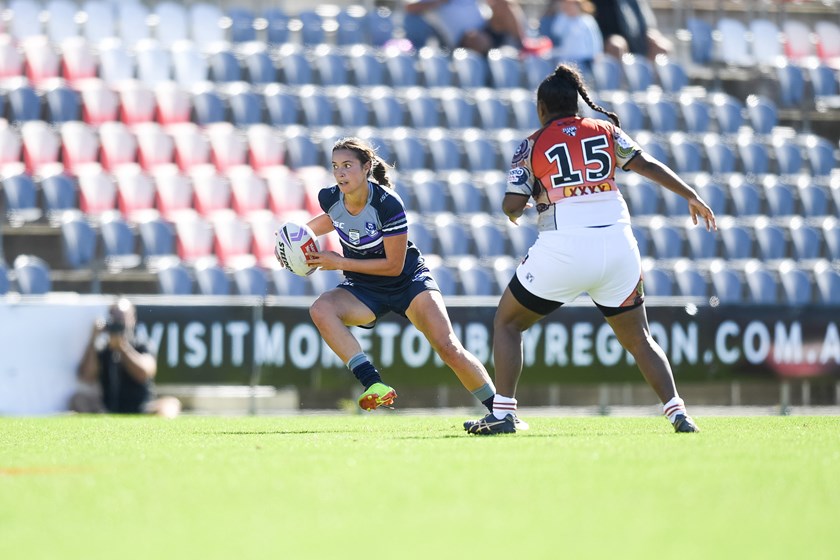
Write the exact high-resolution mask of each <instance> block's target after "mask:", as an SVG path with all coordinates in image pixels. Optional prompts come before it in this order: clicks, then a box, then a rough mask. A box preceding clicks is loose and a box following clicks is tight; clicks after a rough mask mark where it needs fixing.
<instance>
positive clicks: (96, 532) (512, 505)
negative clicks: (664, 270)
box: [0, 413, 840, 560]
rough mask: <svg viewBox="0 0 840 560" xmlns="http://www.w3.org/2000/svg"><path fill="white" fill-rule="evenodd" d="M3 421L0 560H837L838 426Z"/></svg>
mask: <svg viewBox="0 0 840 560" xmlns="http://www.w3.org/2000/svg"><path fill="white" fill-rule="evenodd" d="M462 420H463V418H452V417H436V416H429V417H416V416H401V415H396V414H378V413H374V414H369V415H356V416H350V415H348V416H325V417H313V416H293V417H244V418H211V417H182V418H178V419H176V420H172V421H166V420H161V419H158V418H145V417H143V418H141V417H109V416H102V417H85V416H76V417H59V418H36V419H31V418H25V419H18V418H5V419H0V558H2V559H3V560H14V559H25V560H30V559H50V560H52V559H100V558H102V559H105V558H108V559H120V560H122V559H134V558H138V559H139V558H144V559H149V558H154V559H169V558H173V559H174V558H179V559H189V560H192V559H196V560H204V559H216V558H219V559H221V558H232V559H237V560H244V559H251V558H255V559H263V558H267V559H268V558H280V559H287V558H288V559H297V558H319V559H320V558H324V559H338V558H369V557H391V558H397V559H403V558H411V559H413V558H422V559H424V560H428V559H433V558H440V559H450V558H464V559H473V558H475V559H481V558H486V559H494V560H497V559H502V558H506V559H531V558H540V559H542V558H546V559H553V558H572V559H577V558H615V559H633V558H681V559H686V558H698V559H726V558H738V559H744V558H762V559H767V558H804V559H809V560H810V559H817V558H840V538H838V536H837V533H836V531H837V527H838V522H837V519H838V514H840V417H833V418H831V417H739V418H725V417H715V418H705V419H702V418H701V419H700V424H701V427H702V428H703V433H701V434H674V433H671V431H670V426H669V425H668V423H667V421H665V420H664V419H662V418H614V417H587V418H534V419H532V420H531V430H530V431H529V432H525V433H519V434H515V435H510V436H497V437H493V438H482V437H475V436H467V435H466V434H464V432H463V431H461V430H460V422H461V421H462Z"/></svg>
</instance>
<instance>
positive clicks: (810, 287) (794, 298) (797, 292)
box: [779, 260, 815, 305]
mask: <svg viewBox="0 0 840 560" xmlns="http://www.w3.org/2000/svg"><path fill="white" fill-rule="evenodd" d="M779 281H780V283H781V286H782V293H783V294H784V296H785V303H787V304H788V305H808V304H809V303H812V302H813V301H814V284H815V282H814V280H813V279H812V278H811V276H810V275H809V274H808V272H806V271H805V270H803V269H801V268H799V267H798V266H797V265H796V263H795V262H793V261H791V260H785V261H783V262H782V263H780V264H779Z"/></svg>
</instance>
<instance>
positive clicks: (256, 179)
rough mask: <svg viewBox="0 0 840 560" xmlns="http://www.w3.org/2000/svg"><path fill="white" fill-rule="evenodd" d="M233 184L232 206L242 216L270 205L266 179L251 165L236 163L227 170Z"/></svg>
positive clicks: (231, 184)
mask: <svg viewBox="0 0 840 560" xmlns="http://www.w3.org/2000/svg"><path fill="white" fill-rule="evenodd" d="M227 176H228V179H229V181H230V186H231V198H232V202H233V206H232V208H233V209H234V210H235V211H236V213H237V214H239V215H240V216H243V217H244V216H247V215H248V214H249V213H251V212H254V211H256V210H261V209H263V208H266V207H267V206H268V187H267V186H266V182H265V180H264V179H263V178H262V177H260V176H259V175H257V174H256V173H255V172H254V169H253V168H252V167H251V166H249V165H236V166H232V167H230V168H229V169H228V170H227Z"/></svg>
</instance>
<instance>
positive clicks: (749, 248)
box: [718, 223, 756, 260]
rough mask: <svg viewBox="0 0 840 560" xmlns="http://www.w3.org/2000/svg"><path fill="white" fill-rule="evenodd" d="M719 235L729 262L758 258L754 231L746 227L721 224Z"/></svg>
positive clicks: (724, 254)
mask: <svg viewBox="0 0 840 560" xmlns="http://www.w3.org/2000/svg"><path fill="white" fill-rule="evenodd" d="M718 234H719V235H720V237H721V240H722V242H723V256H724V257H725V258H726V259H727V260H737V259H750V258H753V257H755V256H756V254H755V249H754V241H753V235H752V230H751V229H750V228H747V227H745V226H736V225H734V224H724V223H721V224H720V227H719V228H718Z"/></svg>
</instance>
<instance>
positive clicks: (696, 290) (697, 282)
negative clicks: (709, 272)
mask: <svg viewBox="0 0 840 560" xmlns="http://www.w3.org/2000/svg"><path fill="white" fill-rule="evenodd" d="M674 280H675V281H676V284H677V288H678V290H679V293H680V295H682V296H687V297H707V296H708V295H709V286H708V284H707V283H706V279H705V278H704V277H703V273H701V272H700V271H699V270H698V269H697V268H696V267H695V266H694V264H693V263H692V262H691V261H690V260H689V259H680V260H678V261H677V262H675V263H674Z"/></svg>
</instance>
